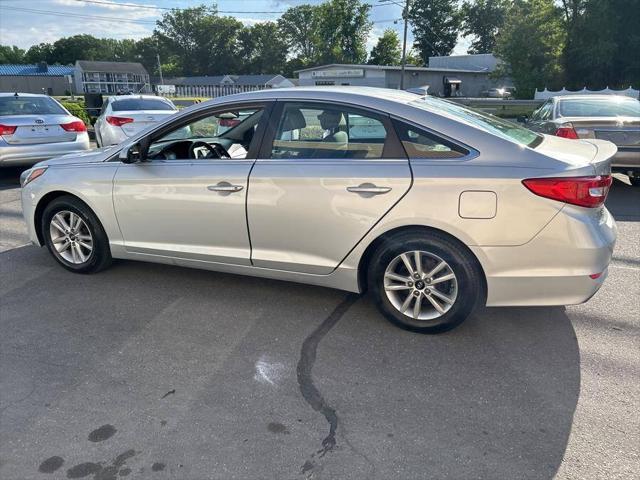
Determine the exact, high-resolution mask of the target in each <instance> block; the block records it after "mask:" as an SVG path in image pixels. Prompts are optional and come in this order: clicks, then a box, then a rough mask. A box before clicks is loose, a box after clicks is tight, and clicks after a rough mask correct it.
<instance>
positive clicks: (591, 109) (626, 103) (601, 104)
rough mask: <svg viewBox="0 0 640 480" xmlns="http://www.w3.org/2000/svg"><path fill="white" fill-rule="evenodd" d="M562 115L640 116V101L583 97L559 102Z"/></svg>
mask: <svg viewBox="0 0 640 480" xmlns="http://www.w3.org/2000/svg"><path fill="white" fill-rule="evenodd" d="M558 113H559V115H560V116H561V117H640V102H639V101H638V100H635V99H633V98H619V97H611V98H593V99H591V98H588V99H585V98H581V99H567V100H561V101H560V102H559V110H558Z"/></svg>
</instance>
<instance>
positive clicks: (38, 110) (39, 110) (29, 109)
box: [0, 95, 68, 115]
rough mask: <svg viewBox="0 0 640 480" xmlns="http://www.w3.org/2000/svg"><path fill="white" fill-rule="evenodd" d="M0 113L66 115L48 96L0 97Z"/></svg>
mask: <svg viewBox="0 0 640 480" xmlns="http://www.w3.org/2000/svg"><path fill="white" fill-rule="evenodd" d="M0 115H68V113H67V112H66V111H65V110H64V109H63V108H62V107H61V106H60V105H58V104H57V103H56V102H55V101H54V100H52V99H51V98H49V97H22V96H15V95H12V96H10V97H0Z"/></svg>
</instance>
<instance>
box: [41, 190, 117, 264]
mask: <svg viewBox="0 0 640 480" xmlns="http://www.w3.org/2000/svg"><path fill="white" fill-rule="evenodd" d="M63 211H68V212H73V213H74V214H76V215H78V216H79V217H80V218H81V219H82V221H83V222H84V223H85V225H86V226H87V227H88V230H89V232H90V233H91V237H92V239H91V240H92V242H93V250H92V251H91V253H90V254H89V255H88V257H87V259H86V260H85V261H84V262H82V263H72V262H70V261H68V260H66V259H65V258H63V257H62V256H61V254H60V253H58V251H57V250H56V248H55V246H54V245H53V241H52V238H51V232H50V228H51V227H50V225H51V219H52V218H53V217H54V216H55V215H56V214H57V213H59V212H63ZM40 228H41V233H42V237H43V238H44V243H45V245H46V246H47V248H48V249H49V252H50V253H51V255H52V256H53V258H55V259H56V261H57V262H58V263H59V264H60V265H62V266H63V267H64V268H66V269H67V270H69V271H71V272H74V273H96V272H99V271H100V270H104V269H105V268H107V267H108V266H109V265H111V262H112V261H113V260H112V258H111V250H110V249H109V240H108V238H107V234H106V233H105V231H104V228H102V224H101V223H100V220H98V217H96V215H95V213H93V211H92V210H91V209H90V208H89V207H88V206H87V205H86V204H85V203H84V202H82V201H81V200H80V199H78V198H76V197H72V196H70V195H65V196H62V197H58V198H56V199H54V200H53V201H52V202H51V203H49V205H47V206H46V207H45V209H44V212H43V214H42V222H41V224H40Z"/></svg>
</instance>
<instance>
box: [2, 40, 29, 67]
mask: <svg viewBox="0 0 640 480" xmlns="http://www.w3.org/2000/svg"><path fill="white" fill-rule="evenodd" d="M0 63H14V64H15V63H24V50H22V49H21V48H18V47H16V46H15V45H13V46H11V47H10V46H9V45H0Z"/></svg>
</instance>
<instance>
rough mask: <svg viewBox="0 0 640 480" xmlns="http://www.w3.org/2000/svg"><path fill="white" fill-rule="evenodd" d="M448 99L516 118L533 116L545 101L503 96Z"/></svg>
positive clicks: (504, 116) (491, 112)
mask: <svg viewBox="0 0 640 480" xmlns="http://www.w3.org/2000/svg"><path fill="white" fill-rule="evenodd" d="M448 100H451V101H453V102H456V103H460V104H462V105H465V106H467V107H471V108H477V109H478V110H482V111H483V112H487V113H490V114H492V115H496V116H498V117H502V118H516V117H519V116H521V115H527V116H531V114H532V113H533V111H534V110H535V109H536V108H538V107H539V106H540V105H542V103H543V100H506V99H503V98H461V97H452V98H449V99H448Z"/></svg>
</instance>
